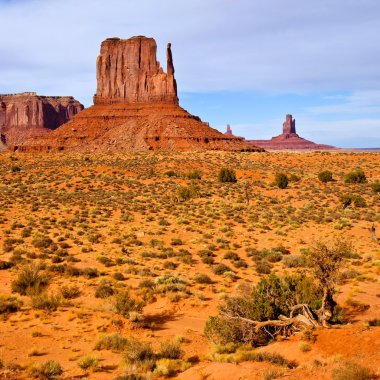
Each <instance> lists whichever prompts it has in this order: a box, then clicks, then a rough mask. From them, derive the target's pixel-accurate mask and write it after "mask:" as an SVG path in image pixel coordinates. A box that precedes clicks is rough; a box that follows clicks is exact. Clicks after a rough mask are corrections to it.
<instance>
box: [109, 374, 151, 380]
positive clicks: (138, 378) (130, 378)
mask: <svg viewBox="0 0 380 380" xmlns="http://www.w3.org/2000/svg"><path fill="white" fill-rule="evenodd" d="M115 380H150V376H149V377H147V376H145V375H139V374H138V373H127V374H125V375H121V376H118V377H116V378H115Z"/></svg>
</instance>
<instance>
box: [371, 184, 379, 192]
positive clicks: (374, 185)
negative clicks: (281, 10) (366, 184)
mask: <svg viewBox="0 0 380 380" xmlns="http://www.w3.org/2000/svg"><path fill="white" fill-rule="evenodd" d="M371 189H372V190H373V192H374V193H375V194H378V193H380V182H379V181H376V182H374V183H371Z"/></svg>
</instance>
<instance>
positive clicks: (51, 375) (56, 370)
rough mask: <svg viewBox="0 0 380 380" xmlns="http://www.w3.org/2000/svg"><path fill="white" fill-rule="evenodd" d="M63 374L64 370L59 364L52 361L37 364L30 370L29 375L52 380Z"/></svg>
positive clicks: (43, 379) (42, 379)
mask: <svg viewBox="0 0 380 380" xmlns="http://www.w3.org/2000/svg"><path fill="white" fill-rule="evenodd" d="M62 373H63V369H62V367H61V365H60V364H59V363H58V362H55V361H53V360H50V361H48V362H46V363H43V364H37V365H34V366H32V368H30V370H29V374H30V375H31V376H33V377H35V378H37V379H41V380H50V379H56V378H57V377H59V376H60V375H61V374H62Z"/></svg>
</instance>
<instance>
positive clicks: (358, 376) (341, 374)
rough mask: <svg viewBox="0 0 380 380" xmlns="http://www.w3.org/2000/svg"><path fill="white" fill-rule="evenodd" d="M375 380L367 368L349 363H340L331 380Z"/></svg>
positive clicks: (374, 376)
mask: <svg viewBox="0 0 380 380" xmlns="http://www.w3.org/2000/svg"><path fill="white" fill-rule="evenodd" d="M376 378H377V376H376V375H375V374H374V373H372V372H371V371H370V370H369V369H368V368H365V367H362V366H361V365H359V364H357V363H354V362H351V361H346V362H344V363H342V364H341V365H340V366H339V367H338V368H335V369H334V370H333V373H332V379H333V380H372V379H376Z"/></svg>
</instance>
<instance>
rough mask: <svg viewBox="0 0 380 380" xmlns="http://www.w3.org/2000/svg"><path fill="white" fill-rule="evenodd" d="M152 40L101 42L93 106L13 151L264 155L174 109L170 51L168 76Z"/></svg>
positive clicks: (178, 109)
mask: <svg viewBox="0 0 380 380" xmlns="http://www.w3.org/2000/svg"><path fill="white" fill-rule="evenodd" d="M156 51H157V45H156V42H155V40H154V39H153V38H147V37H143V36H138V37H132V38H130V39H127V40H122V39H120V38H109V39H107V40H105V41H103V42H102V44H101V49H100V55H99V56H98V59H97V91H96V94H95V96H94V105H93V106H92V107H89V108H87V109H85V110H83V111H81V112H80V113H79V114H78V115H76V116H75V117H74V118H73V120H72V121H70V122H68V123H66V124H64V125H62V126H61V127H60V128H58V129H57V130H55V131H52V132H51V133H49V134H47V135H45V136H42V137H39V138H34V139H30V140H28V141H27V142H25V143H24V144H21V145H19V146H15V147H13V150H17V151H20V152H57V151H74V152H85V153H88V152H113V151H115V152H119V151H139V150H151V149H160V150H230V151H263V149H262V148H258V147H255V146H253V145H251V144H247V142H245V141H244V139H242V138H237V137H233V136H232V137H231V136H224V135H223V134H222V133H220V132H218V131H217V130H215V129H213V128H210V126H209V124H208V123H204V122H202V121H201V119H200V118H199V117H197V116H193V115H191V114H190V113H188V112H187V111H185V110H184V109H183V108H181V107H180V106H179V105H178V97H177V84H176V80H175V78H174V65H173V58H172V52H171V45H170V44H168V45H167V72H166V73H165V72H164V71H163V69H162V67H161V66H160V63H159V62H158V61H157V58H156Z"/></svg>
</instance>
